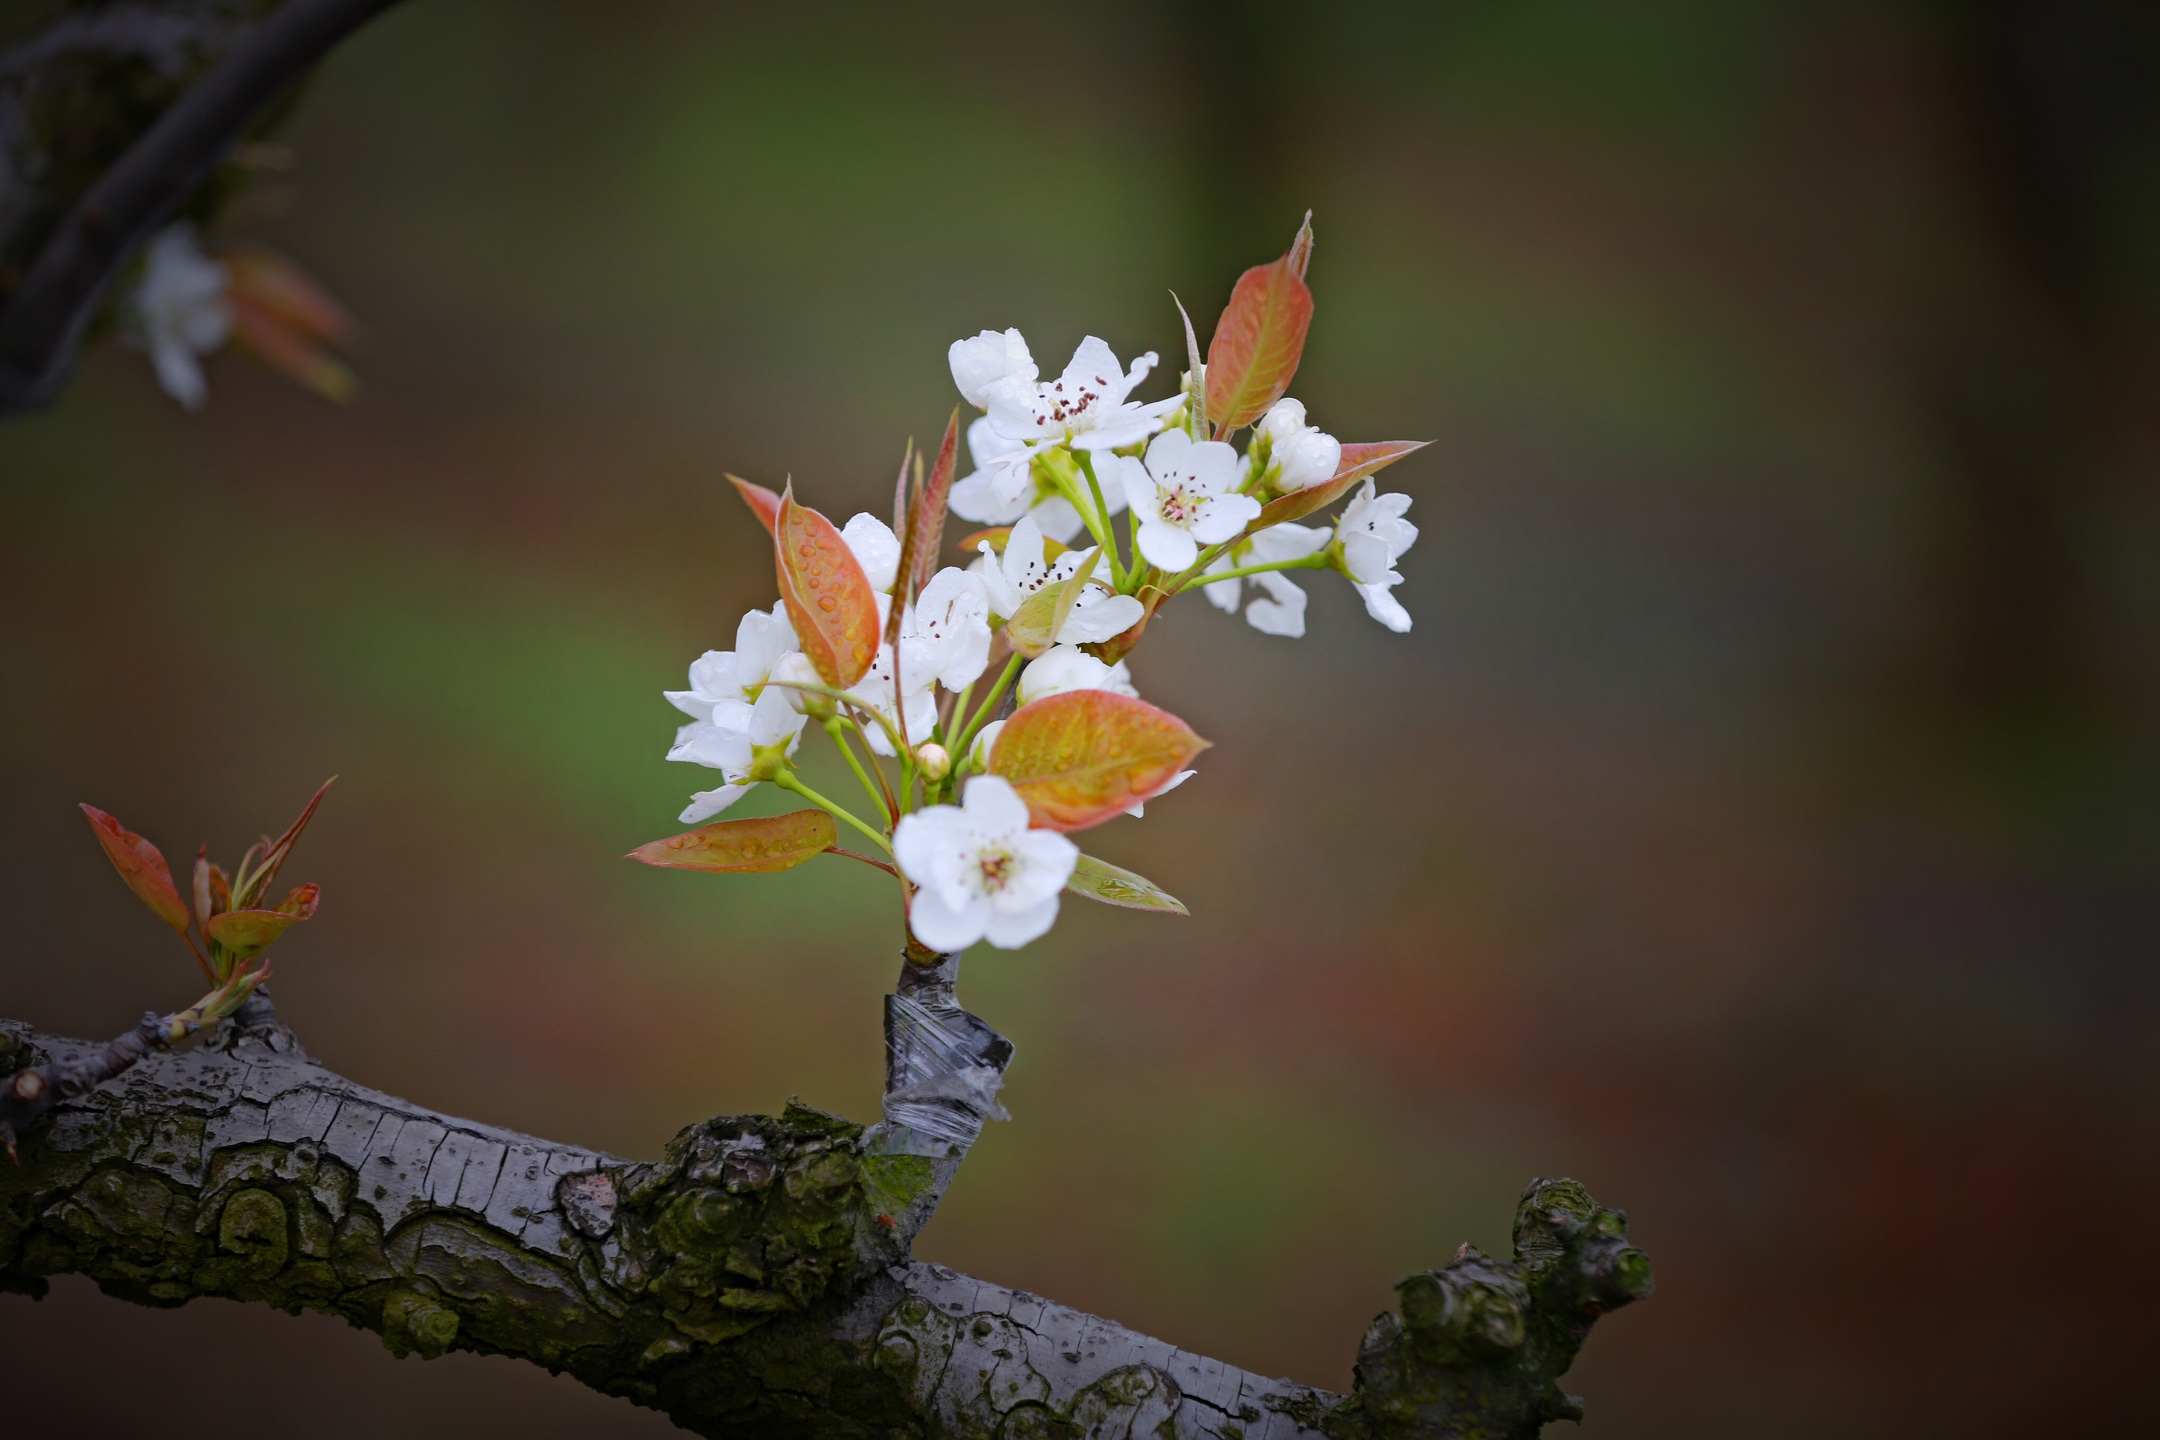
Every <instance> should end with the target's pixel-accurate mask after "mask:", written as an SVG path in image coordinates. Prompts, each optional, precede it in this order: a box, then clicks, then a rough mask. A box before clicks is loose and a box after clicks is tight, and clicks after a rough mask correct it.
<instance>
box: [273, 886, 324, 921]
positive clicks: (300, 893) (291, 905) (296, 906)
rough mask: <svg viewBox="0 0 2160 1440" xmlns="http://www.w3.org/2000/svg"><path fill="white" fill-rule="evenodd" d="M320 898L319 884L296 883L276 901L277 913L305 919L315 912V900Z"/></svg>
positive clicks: (320, 889)
mask: <svg viewBox="0 0 2160 1440" xmlns="http://www.w3.org/2000/svg"><path fill="white" fill-rule="evenodd" d="M321 898H322V886H320V885H313V884H310V885H296V886H294V887H293V888H292V889H291V890H290V891H289V892H287V894H286V896H285V898H284V899H283V900H280V901H278V903H277V907H276V908H277V913H278V914H280V915H290V916H292V917H293V919H295V920H306V919H309V918H311V917H312V916H313V915H314V914H315V902H316V901H317V900H320V899H321Z"/></svg>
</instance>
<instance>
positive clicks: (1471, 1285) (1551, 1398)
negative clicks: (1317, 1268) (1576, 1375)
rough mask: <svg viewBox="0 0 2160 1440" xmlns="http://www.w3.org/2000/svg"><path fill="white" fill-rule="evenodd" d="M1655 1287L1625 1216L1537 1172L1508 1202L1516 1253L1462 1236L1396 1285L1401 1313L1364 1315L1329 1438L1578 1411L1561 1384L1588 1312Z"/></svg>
mask: <svg viewBox="0 0 2160 1440" xmlns="http://www.w3.org/2000/svg"><path fill="white" fill-rule="evenodd" d="M1653 1288H1654V1286H1653V1282H1652V1280H1651V1276H1650V1262H1649V1259H1648V1257H1646V1256H1645V1255H1644V1254H1643V1252H1642V1251H1640V1250H1638V1249H1636V1248H1635V1247H1634V1246H1632V1245H1630V1244H1629V1243H1628V1239H1627V1216H1626V1215H1625V1214H1624V1213H1622V1212H1621V1211H1618V1210H1608V1209H1606V1208H1604V1207H1603V1206H1601V1205H1599V1204H1598V1203H1597V1201H1595V1200H1594V1199H1592V1198H1591V1196H1590V1192H1589V1191H1588V1190H1586V1189H1584V1188H1583V1187H1582V1186H1581V1185H1580V1184H1577V1183H1576V1182H1575V1181H1573V1180H1534V1181H1532V1182H1531V1183H1530V1187H1529V1188H1528V1189H1527V1190H1525V1191H1524V1192H1523V1198H1522V1202H1521V1204H1520V1205H1518V1206H1517V1207H1516V1212H1515V1259H1514V1260H1512V1261H1508V1260H1497V1259H1494V1258H1493V1257H1491V1256H1489V1255H1486V1254H1485V1253H1483V1252H1482V1251H1480V1250H1478V1249H1477V1248H1476V1247H1475V1246H1472V1245H1465V1246H1463V1248H1462V1250H1461V1252H1460V1253H1458V1254H1457V1256H1456V1257H1455V1259H1454V1260H1453V1261H1452V1262H1451V1263H1450V1264H1448V1265H1446V1266H1445V1267H1443V1268H1441V1269H1439V1270H1424V1271H1420V1272H1418V1273H1417V1274H1415V1275H1411V1276H1409V1277H1407V1278H1405V1279H1404V1280H1403V1281H1401V1282H1400V1283H1399V1284H1398V1285H1397V1286H1396V1293H1397V1294H1398V1295H1399V1296H1400V1297H1401V1306H1402V1308H1401V1313H1400V1314H1399V1315H1397V1314H1395V1313H1388V1314H1383V1315H1381V1316H1380V1318H1379V1319H1377V1320H1375V1321H1374V1322H1373V1324H1372V1327H1371V1328H1370V1329H1369V1330H1368V1331H1367V1332H1366V1334H1365V1341H1364V1343H1363V1345H1362V1346H1360V1347H1359V1351H1358V1360H1357V1369H1356V1377H1357V1385H1356V1389H1355V1391H1354V1392H1353V1393H1352V1396H1351V1398H1350V1400H1349V1402H1348V1403H1347V1404H1345V1405H1343V1406H1342V1407H1340V1408H1339V1409H1337V1410H1336V1411H1335V1412H1334V1413H1333V1414H1331V1415H1330V1416H1329V1417H1328V1418H1327V1421H1326V1427H1327V1430H1328V1433H1329V1434H1330V1435H1332V1436H1335V1437H1337V1440H1396V1437H1410V1436H1417V1437H1426V1440H1443V1437H1444V1440H1534V1437H1535V1436H1536V1435H1537V1434H1538V1433H1539V1431H1541V1430H1542V1429H1543V1428H1544V1427H1545V1425H1546V1423H1547V1422H1548V1421H1552V1420H1580V1419H1581V1418H1582V1413H1583V1407H1582V1401H1581V1400H1579V1399H1577V1398H1576V1397H1575V1396H1572V1395H1569V1394H1567V1393H1566V1392H1564V1391H1563V1390H1561V1389H1560V1386H1559V1384H1558V1381H1559V1377H1560V1376H1562V1375H1564V1374H1565V1373H1567V1369H1568V1367H1569V1366H1570V1365H1572V1364H1573V1363H1574V1361H1575V1355H1576V1352H1577V1351H1578V1350H1580V1349H1581V1348H1582V1343H1583V1340H1584V1338H1585V1337H1586V1336H1588V1335H1589V1333H1590V1327H1591V1326H1592V1325H1593V1324H1595V1323H1596V1321H1597V1319H1598V1317H1599V1316H1601V1315H1604V1314H1606V1313H1608V1312H1610V1311H1612V1310H1616V1309H1618V1308H1620V1307H1621V1306H1623V1305H1626V1304H1629V1303H1631V1302H1633V1301H1636V1300H1640V1299H1642V1298H1644V1297H1645V1296H1647V1295H1649V1294H1650V1293H1651V1290H1652V1289H1653Z"/></svg>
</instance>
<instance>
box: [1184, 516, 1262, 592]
mask: <svg viewBox="0 0 2160 1440" xmlns="http://www.w3.org/2000/svg"><path fill="white" fill-rule="evenodd" d="M1250 534H1251V532H1250V531H1249V530H1248V531H1247V532H1246V533H1245V534H1243V535H1238V536H1236V537H1234V538H1232V539H1229V540H1225V541H1223V543H1222V544H1220V545H1210V546H1209V547H1208V548H1207V549H1205V550H1203V551H1201V552H1200V558H1199V559H1197V560H1195V561H1193V562H1192V564H1190V565H1188V566H1186V567H1185V568H1184V570H1182V571H1180V572H1179V574H1178V577H1177V578H1176V579H1175V580H1172V581H1171V582H1170V583H1169V584H1167V585H1165V586H1163V598H1165V599H1168V598H1169V597H1170V596H1172V595H1175V594H1177V593H1178V591H1180V590H1183V589H1184V588H1185V587H1186V586H1187V585H1190V584H1191V583H1192V581H1193V577H1194V576H1195V575H1198V574H1199V573H1200V572H1201V571H1203V570H1205V569H1207V567H1208V566H1210V565H1212V564H1214V563H1215V562H1216V561H1217V560H1220V559H1221V558H1222V556H1223V553H1224V552H1225V551H1227V550H1229V549H1230V548H1231V547H1232V546H1234V545H1236V544H1237V543H1238V541H1239V540H1243V539H1245V538H1247V536H1249V535H1250Z"/></svg>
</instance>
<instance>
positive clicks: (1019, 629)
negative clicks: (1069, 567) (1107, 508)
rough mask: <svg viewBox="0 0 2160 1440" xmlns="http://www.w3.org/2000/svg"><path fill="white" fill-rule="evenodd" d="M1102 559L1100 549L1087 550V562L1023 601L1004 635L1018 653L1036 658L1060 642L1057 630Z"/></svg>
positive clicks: (1068, 616)
mask: <svg viewBox="0 0 2160 1440" xmlns="http://www.w3.org/2000/svg"><path fill="white" fill-rule="evenodd" d="M1100 559H1102V552H1101V551H1100V550H1091V551H1089V552H1088V558H1087V563H1086V564H1085V565H1082V566H1081V567H1080V568H1079V570H1078V571H1076V572H1074V573H1073V574H1072V575H1069V576H1067V577H1066V578H1065V579H1063V580H1060V581H1058V583H1057V584H1055V585H1045V586H1043V587H1042V589H1040V590H1037V591H1036V592H1035V593H1034V594H1033V595H1030V596H1028V598H1027V599H1025V600H1023V601H1021V602H1020V609H1019V612H1018V613H1017V614H1015V615H1014V616H1013V617H1012V618H1011V619H1010V620H1007V621H1006V622H1005V638H1006V640H1007V641H1009V642H1010V643H1011V645H1012V648H1013V650H1014V651H1015V652H1017V653H1018V654H1019V655H1021V656H1023V657H1024V658H1026V659H1029V660H1033V659H1035V658H1036V657H1037V656H1039V655H1041V654H1042V653H1043V652H1044V651H1046V650H1048V649H1049V648H1050V647H1051V646H1053V645H1055V644H1057V633H1058V631H1060V630H1062V629H1064V628H1065V622H1066V621H1067V620H1069V619H1071V618H1072V612H1073V606H1074V605H1076V604H1078V603H1079V600H1080V592H1081V590H1082V588H1084V587H1085V586H1086V585H1087V583H1088V580H1089V578H1090V577H1091V576H1093V575H1094V573H1095V563H1096V562H1097V561H1098V560H1100Z"/></svg>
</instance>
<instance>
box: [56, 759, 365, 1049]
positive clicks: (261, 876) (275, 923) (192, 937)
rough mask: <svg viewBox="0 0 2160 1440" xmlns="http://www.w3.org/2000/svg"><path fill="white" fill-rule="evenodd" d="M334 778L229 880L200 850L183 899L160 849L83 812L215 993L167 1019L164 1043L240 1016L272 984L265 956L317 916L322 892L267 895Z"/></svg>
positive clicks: (89, 809) (95, 812)
mask: <svg viewBox="0 0 2160 1440" xmlns="http://www.w3.org/2000/svg"><path fill="white" fill-rule="evenodd" d="M335 778H336V777H335V776H333V777H332V778H331V780H325V781H324V782H323V783H322V786H321V788H320V789H318V790H317V791H316V792H315V794H314V797H313V798H311V799H310V800H309V801H308V803H307V808H306V809H304V810H302V811H301V812H300V818H299V819H297V820H295V821H293V823H292V824H291V825H289V826H287V827H286V829H285V832H284V833H283V834H282V835H279V836H278V837H277V838H276V839H272V838H270V837H269V836H267V835H265V836H264V837H263V838H262V839H261V840H259V841H257V842H256V843H255V844H254V845H251V846H249V847H248V851H247V853H246V854H245V855H243V856H241V857H240V864H239V865H238V866H237V867H236V868H235V869H234V870H233V872H232V874H231V875H230V876H228V875H227V874H226V873H225V871H224V870H223V869H222V868H220V867H219V866H217V865H215V864H213V863H212V862H211V861H210V858H209V856H208V855H207V854H206V853H204V852H201V851H198V852H197V854H196V856H195V868H194V872H193V874H192V875H191V876H190V877H189V880H190V883H189V886H188V890H189V896H188V899H186V900H183V899H182V898H181V896H180V892H179V890H178V888H177V887H175V885H174V884H173V877H172V870H171V868H170V867H168V866H167V865H166V863H165V856H164V854H163V853H162V852H161V851H159V849H158V848H157V846H155V845H153V844H151V843H150V842H149V841H148V840H145V839H144V838H143V837H142V836H140V835H137V834H135V833H134V832H133V831H131V830H129V829H127V828H126V827H125V826H123V825H122V824H121V823H120V822H119V821H117V820H115V819H114V818H113V817H112V816H110V815H108V814H106V813H105V812H104V811H102V810H100V809H98V808H97V807H96V806H94V805H85V806H83V807H82V811H83V814H84V815H85V816H86V817H88V819H89V821H90V829H91V833H92V834H94V835H96V836H97V841H98V844H99V846H100V847H101V848H102V849H103V850H104V851H105V857H106V858H107V859H108V860H110V861H112V865H113V869H115V870H116V871H118V872H119V874H120V878H121V880H122V881H124V882H125V883H126V884H127V887H128V888H129V889H130V890H133V891H134V892H135V894H136V897H137V898H138V899H140V900H141V901H142V902H143V903H144V904H145V905H147V906H149V907H150V911H151V913H152V914H154V915H156V916H157V917H158V919H160V920H162V921H164V922H165V923H166V924H167V925H169V926H171V927H172V929H173V930H174V932H175V933H177V934H178V935H179V936H180V938H181V940H182V941H184V942H185V943H186V945H187V947H188V949H189V951H190V952H191V953H192V954H193V955H194V957H195V963H196V964H197V965H198V966H199V967H200V968H201V970H202V973H203V978H204V979H206V980H208V981H209V982H210V984H211V986H212V987H213V988H212V989H211V990H210V992H209V993H208V994H207V995H205V996H203V998H202V999H200V1000H198V1001H196V1002H195V1004H193V1005H191V1006H189V1007H188V1008H187V1009H185V1010H181V1011H177V1012H175V1013H174V1014H172V1015H169V1016H166V1017H165V1018H164V1021H163V1022H162V1023H163V1024H164V1027H165V1041H164V1043H167V1044H170V1043H172V1042H174V1041H177V1040H181V1039H184V1038H186V1036H187V1035H189V1034H191V1033H193V1032H194V1031H196V1030H200V1029H203V1028H205V1027H206V1026H209V1025H213V1024H215V1023H216V1022H218V1021H219V1020H222V1019H224V1018H225V1017H226V1016H228V1015H231V1014H232V1013H233V1012H234V1011H236V1010H238V1009H239V1008H240V1006H241V1004H242V1003H243V1002H245V1001H246V1000H247V998H248V996H250V995H252V994H254V993H255V991H256V989H257V988H258V987H260V986H261V985H262V983H263V982H264V981H266V980H268V979H269V978H270V961H269V959H268V958H267V955H266V953H265V952H267V951H268V950H269V948H270V947H271V945H273V944H274V943H276V941H277V940H278V938H279V937H280V936H282V935H283V934H284V933H285V932H286V931H287V930H289V929H291V928H292V927H293V926H294V925H297V924H299V923H300V922H301V921H303V920H306V919H308V918H309V917H311V916H313V915H314V913H315V906H316V902H317V900H318V898H319V897H320V896H321V893H322V891H321V889H320V887H318V886H315V885H312V884H310V885H300V886H296V887H295V888H293V889H292V890H290V891H288V892H286V894H285V896H284V897H283V898H282V899H280V900H277V901H276V902H275V903H272V902H271V901H270V894H271V890H272V887H273V886H274V885H275V883H276V881H277V878H278V873H279V872H280V871H281V870H282V869H283V868H284V866H285V862H286V860H287V859H288V858H289V857H290V856H291V854H292V851H293V847H294V846H295V845H297V844H299V842H300V836H301V834H302V833H303V832H305V831H306V829H307V827H308V822H309V821H311V820H313V819H314V818H315V810H316V807H317V806H319V805H321V804H322V798H323V794H324V792H326V791H327V790H329V788H330V786H331V783H332V781H334V780H335Z"/></svg>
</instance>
